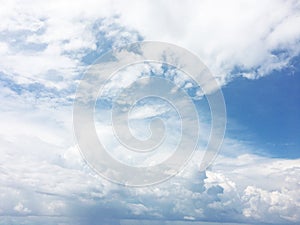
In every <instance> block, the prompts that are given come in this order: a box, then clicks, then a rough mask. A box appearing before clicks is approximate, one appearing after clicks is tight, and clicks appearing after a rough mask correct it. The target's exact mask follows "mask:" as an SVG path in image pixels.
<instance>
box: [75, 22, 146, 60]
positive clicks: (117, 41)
mask: <svg viewBox="0 0 300 225" xmlns="http://www.w3.org/2000/svg"><path fill="white" fill-rule="evenodd" d="M104 23H105V20H103V19H99V20H97V21H96V22H95V23H94V25H93V26H92V30H93V32H94V33H95V39H96V43H95V44H96V49H95V50H93V51H88V52H86V53H87V54H86V55H84V56H83V57H82V59H81V61H82V62H83V63H84V64H86V65H90V64H92V63H93V62H94V61H95V60H97V59H98V58H99V57H101V56H103V55H104V54H105V53H107V52H109V51H111V50H112V49H113V48H114V47H118V48H120V47H122V45H123V46H124V45H127V44H129V43H132V42H136V41H142V40H143V37H142V36H141V35H140V34H139V33H138V32H137V31H135V30H128V28H124V27H122V26H120V25H118V24H116V23H111V24H108V25H106V26H107V27H105V29H103V26H105V25H103V24H104ZM108 31H109V32H111V33H115V34H114V35H112V36H108ZM129 34H130V35H129Z"/></svg>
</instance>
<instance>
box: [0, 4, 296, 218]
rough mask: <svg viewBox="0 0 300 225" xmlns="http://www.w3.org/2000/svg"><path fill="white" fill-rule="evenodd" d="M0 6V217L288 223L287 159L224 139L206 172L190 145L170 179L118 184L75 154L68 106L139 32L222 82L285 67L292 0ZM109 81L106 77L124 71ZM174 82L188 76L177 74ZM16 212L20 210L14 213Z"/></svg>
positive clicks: (290, 164)
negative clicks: (181, 51)
mask: <svg viewBox="0 0 300 225" xmlns="http://www.w3.org/2000/svg"><path fill="white" fill-rule="evenodd" d="M1 5H3V7H1V8H0V19H1V21H2V22H1V24H0V57H1V62H0V71H1V73H0V78H1V79H0V85H1V86H0V87H1V88H0V101H1V109H0V126H1V130H0V145H1V148H0V153H1V158H0V171H1V173H0V184H1V185H0V215H1V222H0V224H20V223H23V224H41V223H43V224H58V223H62V224H63V223H65V224H96V223H97V222H98V221H101V222H102V224H104V223H107V224H126V223H130V222H132V221H131V220H130V219H132V220H133V221H134V220H137V221H136V223H138V221H139V220H142V221H143V220H147V219H149V220H151V219H154V220H158V221H159V222H157V223H158V224H161V223H162V221H167V220H178V221H179V222H172V224H174V223H175V224H181V223H182V224H183V223H184V221H185V223H187V222H186V221H190V220H195V221H201V220H205V221H217V222H218V221H219V222H223V221H228V222H243V223H256V224H261V223H267V222H268V223H273V224H286V223H294V224H297V223H299V221H300V218H299V215H300V212H299V209H300V199H299V197H298V196H300V193H299V191H298V190H300V187H299V185H300V184H299V180H300V177H299V174H300V173H299V165H300V161H299V160H298V159H293V160H287V159H272V158H269V157H263V156H258V155H253V154H251V152H254V150H255V151H257V150H256V149H252V148H251V147H249V146H247V145H245V144H244V143H242V142H240V141H239V140H234V139H229V138H227V139H226V140H225V142H224V143H225V144H224V155H223V156H219V158H218V159H217V160H216V161H215V163H214V164H213V165H212V166H211V167H210V168H209V169H208V170H207V171H206V172H200V171H199V159H201V157H202V155H201V152H196V153H195V157H194V158H193V159H192V161H191V162H190V164H189V165H188V166H187V167H186V169H185V170H184V171H183V172H182V173H180V174H179V175H178V176H176V177H175V178H173V179H171V180H169V181H167V182H165V183H162V184H160V185H158V186H151V187H148V188H139V189H129V188H126V187H122V186H118V185H115V184H111V183H109V182H108V181H106V180H104V179H103V178H101V177H99V176H98V175H97V174H95V172H94V171H92V170H91V169H90V168H89V167H88V166H87V165H86V164H85V163H84V161H83V160H82V158H81V156H80V154H79V151H78V150H77V148H76V146H75V140H74V137H73V136H72V118H71V116H70V115H72V101H73V99H74V92H75V87H76V85H77V83H78V81H79V80H80V78H81V76H82V72H83V71H84V70H85V69H86V68H87V66H88V65H89V64H90V63H91V62H92V61H93V60H94V59H95V58H96V57H98V56H100V55H102V54H103V53H104V52H105V51H107V50H109V49H110V48H117V47H120V46H122V45H124V44H126V43H129V42H134V41H138V40H141V39H142V37H144V38H145V39H147V40H163V41H168V42H172V43H176V44H178V45H181V46H183V47H186V48H188V49H190V50H191V51H193V52H195V53H196V54H197V55H199V57H200V58H201V59H202V60H203V61H204V62H205V63H206V64H207V65H208V66H209V68H210V69H211V70H212V71H213V74H214V75H216V76H217V77H218V78H219V81H220V83H221V84H223V85H224V84H226V82H228V81H230V80H231V79H233V78H234V77H236V76H245V77H248V78H250V79H253V78H258V77H261V76H265V75H267V74H269V73H270V72H271V71H272V70H274V69H275V70H276V69H281V68H284V67H286V66H289V63H290V60H291V58H292V57H294V56H295V55H298V54H299V51H300V49H299V37H300V29H299V27H300V26H298V24H299V18H300V17H299V15H300V10H299V7H300V6H299V3H298V2H297V1H283V0H282V1H281V0H274V1H270V0H264V1H260V2H256V1H240V2H236V1H226V2H221V1H199V2H195V1H187V2H185V3H184V4H181V3H180V4H179V3H178V2H176V1H164V2H158V1H132V2H131V3H130V5H129V6H128V2H126V3H125V2H121V1H101V2H99V1H90V0H88V1H74V2H72V4H70V3H69V2H67V1H52V2H51V3H47V4H45V3H41V2H37V1H28V2H26V3H24V2H21V1H9V2H7V1H6V2H5V3H2V4H1ZM83 6H84V7H83ZM139 71H140V70H139ZM147 71H148V70H147ZM169 75H170V77H172V76H174V74H172V73H170V74H169ZM118 81H120V80H115V81H114V82H115V83H113V82H112V83H111V85H112V87H115V86H114V85H117V87H118V85H119V87H120V86H122V85H126V84H128V82H130V81H129V80H123V81H122V82H118ZM174 82H175V83H177V84H178V85H179V86H185V87H186V88H187V89H189V88H191V89H192V87H193V85H192V84H191V83H185V82H183V79H181V77H178V76H177V77H176V76H175V77H174ZM191 91H192V90H191ZM197 96H198V97H199V96H201V93H198V94H195V97H197ZM152 109H153V108H152ZM161 110H162V108H160V107H158V108H157V109H156V110H155V111H153V112H151V115H155V113H162V112H164V111H163V110H162V111H161ZM135 116H136V117H145V116H149V111H148V114H147V113H146V110H145V109H144V110H141V111H137V112H136V114H135ZM203 126H204V128H205V129H206V130H208V127H207V126H206V124H203ZM103 132H104V133H105V130H103ZM107 141H110V140H107ZM116 150H119V149H116ZM237 152H238V153H237ZM20 216H27V217H22V219H21V222H20V219H18V217H20ZM124 218H127V219H129V222H128V221H127V222H126V221H123V222H122V220H123V219H124ZM132 223H134V222H132ZM149 223H150V222H149ZM151 223H152V224H153V223H154V224H155V222H153V221H151ZM164 223H165V224H168V223H169V222H164Z"/></svg>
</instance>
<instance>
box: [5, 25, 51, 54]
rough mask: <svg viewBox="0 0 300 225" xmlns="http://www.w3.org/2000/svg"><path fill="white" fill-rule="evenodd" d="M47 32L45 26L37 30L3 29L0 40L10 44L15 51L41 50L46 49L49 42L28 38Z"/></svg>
mask: <svg viewBox="0 0 300 225" xmlns="http://www.w3.org/2000/svg"><path fill="white" fill-rule="evenodd" d="M44 32H45V27H42V28H40V29H38V30H36V31H30V30H18V31H7V30H6V31H2V32H0V41H4V42H6V43H7V44H9V47H10V50H12V51H14V52H18V51H27V52H41V51H44V50H45V49H46V48H47V46H48V44H47V43H36V42H31V41H30V40H28V38H29V37H30V36H32V35H40V34H42V33H44Z"/></svg>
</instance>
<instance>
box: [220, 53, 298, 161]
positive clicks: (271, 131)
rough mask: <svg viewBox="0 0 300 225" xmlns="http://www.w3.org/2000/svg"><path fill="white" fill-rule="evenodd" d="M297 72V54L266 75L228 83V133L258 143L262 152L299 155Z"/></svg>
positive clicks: (286, 155) (252, 143)
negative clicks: (255, 78)
mask: <svg viewBox="0 0 300 225" xmlns="http://www.w3.org/2000/svg"><path fill="white" fill-rule="evenodd" d="M299 72H300V70H299V58H298V57H296V58H295V59H294V60H293V61H292V63H291V65H290V66H289V67H288V68H284V69H282V70H280V71H274V72H272V73H271V74H270V75H268V76H266V77H263V78H260V79H258V80H249V79H246V78H238V79H236V80H234V81H232V82H230V83H229V84H227V85H226V86H225V87H224V88H223V93H224V97H225V99H226V106H227V113H228V118H229V120H228V126H227V131H228V134H229V135H232V136H234V137H237V136H238V137H239V138H240V139H243V140H244V141H246V142H248V143H249V144H251V145H254V146H259V147H260V148H261V150H262V152H260V153H261V154H268V155H270V156H272V157H283V158H298V157H299V154H300V153H299V144H300V143H299V135H300V126H299V124H300V117H299V115H300V107H299V94H300V87H299V83H300V80H299V79H300V78H299ZM236 124H238V126H237V127H236ZM257 153H259V152H257Z"/></svg>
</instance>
